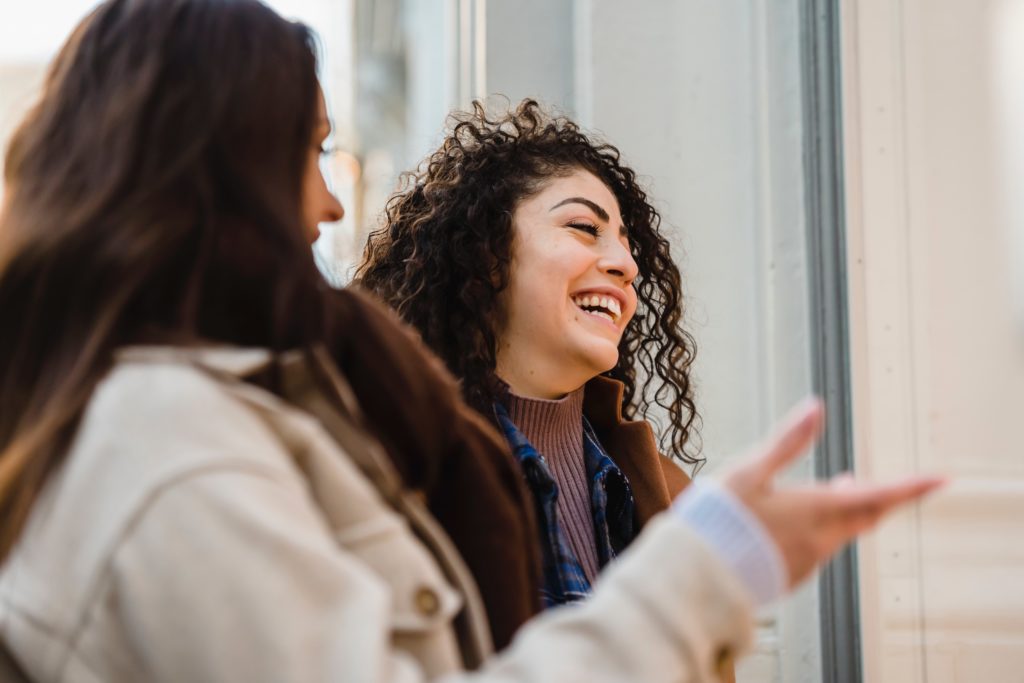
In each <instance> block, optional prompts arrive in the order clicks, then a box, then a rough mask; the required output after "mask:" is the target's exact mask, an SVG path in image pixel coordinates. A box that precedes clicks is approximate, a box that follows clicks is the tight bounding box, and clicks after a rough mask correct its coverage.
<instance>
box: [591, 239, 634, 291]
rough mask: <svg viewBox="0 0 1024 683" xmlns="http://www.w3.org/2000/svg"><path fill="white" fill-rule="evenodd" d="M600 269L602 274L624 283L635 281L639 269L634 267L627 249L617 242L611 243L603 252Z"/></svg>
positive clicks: (631, 256)
mask: <svg viewBox="0 0 1024 683" xmlns="http://www.w3.org/2000/svg"><path fill="white" fill-rule="evenodd" d="M600 268H601V270H602V271H603V272H605V273H608V274H609V275H611V276H613V277H616V278H620V279H622V280H624V281H625V282H626V283H630V282H632V281H633V280H635V279H636V276H637V274H638V273H639V272H640V268H639V267H638V266H637V265H636V261H635V260H633V255H632V254H631V253H630V251H629V247H628V246H626V245H625V244H623V243H622V242H619V241H615V242H614V243H612V244H611V246H610V247H609V248H608V249H607V250H606V251H605V255H604V257H603V259H602V260H601V263H600Z"/></svg>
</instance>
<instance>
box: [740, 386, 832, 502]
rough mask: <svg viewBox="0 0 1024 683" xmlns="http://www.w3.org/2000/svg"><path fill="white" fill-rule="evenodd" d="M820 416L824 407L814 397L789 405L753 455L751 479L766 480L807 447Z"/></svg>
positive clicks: (821, 416)
mask: <svg viewBox="0 0 1024 683" xmlns="http://www.w3.org/2000/svg"><path fill="white" fill-rule="evenodd" d="M824 420H825V407H824V405H823V404H822V402H821V400H820V399H818V398H816V397H811V398H808V399H806V400H804V401H803V402H801V403H800V404H799V405H797V406H796V407H795V408H793V409H792V410H791V411H790V412H789V414H788V415H787V416H786V417H785V418H784V419H783V421H782V426H781V427H780V428H779V429H778V431H776V432H775V434H774V435H773V436H772V438H771V439H770V440H769V441H768V444H767V446H766V447H765V448H764V449H763V450H762V452H761V453H760V454H759V455H757V456H755V460H754V462H755V463H756V465H755V467H754V477H755V480H756V481H755V483H757V484H763V483H765V482H768V481H770V480H771V479H772V477H774V476H775V475H776V474H777V473H778V472H779V471H780V470H781V469H783V468H784V467H785V466H786V465H788V464H789V463H791V462H793V461H794V460H796V459H797V458H798V457H799V456H800V455H801V454H803V453H804V452H805V451H806V450H807V449H808V448H810V446H811V445H812V444H813V443H814V440H815V439H816V438H817V437H818V434H819V433H820V432H821V426H822V424H823V423H824Z"/></svg>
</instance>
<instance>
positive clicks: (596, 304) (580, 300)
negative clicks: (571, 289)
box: [571, 294, 622, 325]
mask: <svg viewBox="0 0 1024 683" xmlns="http://www.w3.org/2000/svg"><path fill="white" fill-rule="evenodd" d="M571 298H572V302H573V303H574V304H576V306H577V307H578V308H580V309H581V310H583V311H584V312H585V313H589V314H590V315H595V316H597V317H599V318H604V319H605V320H607V321H608V322H610V323H612V324H613V325H617V324H618V322H619V318H621V317H622V308H621V307H620V306H619V301H618V299H616V298H615V297H611V296H599V295H596V294H582V295H579V296H573V297H571Z"/></svg>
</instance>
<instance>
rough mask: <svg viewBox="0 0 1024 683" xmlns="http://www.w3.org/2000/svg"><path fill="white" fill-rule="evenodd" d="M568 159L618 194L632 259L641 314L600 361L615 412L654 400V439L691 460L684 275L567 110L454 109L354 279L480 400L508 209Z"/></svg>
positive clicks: (623, 179)
mask: <svg viewBox="0 0 1024 683" xmlns="http://www.w3.org/2000/svg"><path fill="white" fill-rule="evenodd" d="M577 169H583V170H585V171H589V172H591V173H593V174H594V175H595V176H597V177H598V178H600V179H601V180H602V181H603V182H604V183H605V184H606V185H607V186H608V188H609V189H610V190H611V191H612V192H613V193H614V195H615V197H616V199H617V200H618V202H619V208H620V210H621V212H622V218H623V221H624V222H625V225H626V226H627V227H628V229H629V236H630V241H631V245H632V252H633V258H634V259H635V260H636V262H637V265H638V266H639V271H640V272H639V277H638V278H637V280H636V282H635V286H636V290H637V296H638V299H639V301H638V308H637V312H636V315H635V316H634V318H633V319H632V321H631V322H630V323H629V325H628V326H627V328H626V330H625V332H624V334H623V336H622V340H621V342H620V344H619V362H618V365H616V367H615V368H614V369H612V370H611V371H610V372H608V373H607V375H608V376H609V377H612V378H614V379H618V380H621V381H622V382H623V383H624V384H625V395H624V404H623V414H624V415H625V416H626V417H628V418H633V417H637V416H642V417H645V418H648V419H651V418H653V417H655V416H654V413H655V412H656V411H654V410H652V409H653V408H654V407H655V406H658V407H660V408H661V409H662V410H663V411H664V412H665V414H667V416H668V419H669V422H670V425H669V427H670V429H668V430H666V431H664V432H663V433H662V440H661V443H662V448H663V449H664V450H666V451H667V452H668V453H670V454H672V455H673V456H675V457H676V458H678V459H680V460H682V461H683V462H685V463H688V464H694V465H699V464H700V463H701V462H702V461H703V460H702V458H700V457H699V455H698V452H699V449H698V448H697V447H696V446H695V444H694V443H693V442H694V441H695V440H694V439H692V438H691V436H692V433H693V431H694V423H695V421H696V420H697V411H696V407H695V405H694V401H693V386H692V383H691V380H690V366H691V365H692V363H693V359H694V354H695V349H696V346H695V343H694V340H693V338H692V337H691V336H690V335H689V334H688V333H687V332H686V331H685V330H684V329H683V328H682V320H683V307H682V303H683V297H682V286H681V282H680V275H679V270H678V268H677V267H676V265H675V263H674V262H673V260H672V256H671V253H670V250H669V243H668V241H667V240H666V239H665V237H664V236H663V235H662V234H661V233H660V232H659V225H660V222H661V217H660V216H659V215H658V212H657V211H656V210H655V209H654V207H653V206H651V204H650V202H649V201H648V200H647V195H646V194H645V192H644V191H643V189H642V188H641V187H640V186H639V184H638V183H637V180H636V175H635V174H634V172H633V170H632V169H630V168H629V167H627V166H626V165H624V164H623V163H622V162H621V159H620V155H619V151H618V150H617V149H616V148H615V147H613V146H611V145H608V144H603V143H600V142H596V141H592V140H591V138H589V137H588V136H587V135H586V134H585V133H584V132H583V131H581V130H580V128H579V126H577V125H576V124H575V123H574V122H572V121H570V120H569V119H567V118H564V117H553V116H549V115H547V114H546V113H545V112H544V111H543V110H542V109H541V107H540V106H539V105H538V104H537V102H535V101H533V100H524V101H523V102H522V103H520V104H519V106H518V107H517V108H516V109H515V110H514V111H510V112H508V113H506V114H505V115H502V116H496V117H489V116H488V115H487V113H486V111H485V109H484V107H483V105H481V104H480V103H474V105H473V110H472V111H471V112H465V113H457V114H455V115H453V117H452V128H451V129H450V131H449V132H448V134H447V136H446V137H445V140H444V142H443V143H442V145H441V147H440V148H439V149H438V150H437V151H436V152H434V153H433V154H431V155H430V156H429V157H428V158H427V159H426V160H425V161H424V162H423V164H422V165H421V166H420V168H419V170H418V171H416V172H414V173H410V174H407V175H406V176H405V177H404V188H403V189H402V190H400V191H399V192H397V193H396V194H395V195H393V196H392V197H391V199H390V200H389V202H388V204H387V208H386V211H385V223H384V225H383V226H382V227H381V228H380V229H378V230H377V231H375V232H373V233H371V234H370V236H369V239H368V240H367V244H366V250H365V253H364V256H363V262H362V264H361V265H360V267H359V270H358V271H357V273H356V278H357V279H358V280H359V282H360V283H361V284H362V285H363V286H364V287H366V288H368V289H370V290H372V291H373V292H375V293H376V294H377V295H378V296H380V297H381V298H383V299H384V300H385V301H386V302H388V303H389V304H390V305H391V306H393V307H394V308H395V309H396V310H397V311H398V312H399V314H400V315H401V316H402V317H403V318H404V319H405V320H406V321H407V322H409V323H411V324H412V325H413V326H414V327H416V328H418V329H419V331H420V333H421V334H422V335H423V338H424V340H425V341H426V343H427V344H428V345H429V346H430V347H432V348H433V350H434V351H435V352H436V353H438V354H439V355H440V356H441V357H442V358H443V359H444V361H445V362H446V363H447V364H448V368H449V369H450V370H451V371H452V372H453V373H454V374H455V375H456V377H458V378H460V379H461V380H462V383H463V391H464V393H465V396H466V399H467V400H468V401H469V402H470V403H471V404H473V405H475V406H476V407H478V408H480V409H484V410H486V408H487V407H488V406H489V405H490V404H491V403H492V402H493V401H494V399H495V396H496V391H497V389H496V386H495V381H494V379H495V375H494V372H495V362H496V355H495V354H496V342H497V340H496V325H497V321H496V320H495V315H496V314H497V313H496V312H497V311H498V298H499V295H500V293H501V291H502V290H503V289H504V288H505V287H506V286H507V285H508V280H509V264H510V262H511V259H512V236H513V227H512V215H513V213H514V211H515V208H516V206H517V204H518V203H519V202H521V201H523V200H524V199H526V198H528V197H530V196H531V195H533V194H534V193H536V192H538V191H539V190H540V189H541V188H542V187H543V185H544V182H545V181H546V180H548V179H551V178H553V177H558V176H564V175H568V174H570V173H572V172H573V171H575V170H577ZM654 421H657V420H656V419H655V420H654Z"/></svg>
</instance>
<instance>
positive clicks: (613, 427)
mask: <svg viewBox="0 0 1024 683" xmlns="http://www.w3.org/2000/svg"><path fill="white" fill-rule="evenodd" d="M624 391H625V386H624V385H623V384H622V382H620V381H618V380H614V379H609V378H607V377H595V378H594V379H592V380H590V381H589V382H587V386H586V389H585V390H584V394H583V414H584V415H585V416H586V417H587V420H589V421H590V424H591V426H592V427H593V428H594V431H595V432H597V437H598V439H600V441H601V445H602V446H603V447H604V449H605V450H606V451H607V452H608V455H609V456H611V458H612V460H614V461H615V464H616V465H618V466H619V469H621V470H622V473H623V474H625V475H626V478H627V479H628V480H629V485H630V487H631V488H632V489H633V498H634V500H635V502H636V513H637V517H638V520H639V522H640V524H641V526H642V525H644V524H646V523H647V520H649V519H650V518H651V517H653V516H654V515H655V514H657V513H658V512H661V511H662V510H664V509H665V508H667V507H668V506H669V504H671V502H672V499H673V498H675V497H676V496H677V495H679V492H680V491H682V490H683V489H684V488H686V486H687V485H689V483H690V477H689V476H687V474H686V473H685V472H683V470H682V469H680V468H679V466H678V465H676V463H675V462H674V461H672V460H671V459H670V458H667V457H665V456H664V455H662V454H661V453H659V452H658V444H657V442H656V441H655V438H654V430H652V429H651V425H650V424H649V423H647V422H645V421H636V422H630V421H627V420H625V419H624V418H623V417H622V396H623V392H624Z"/></svg>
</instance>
